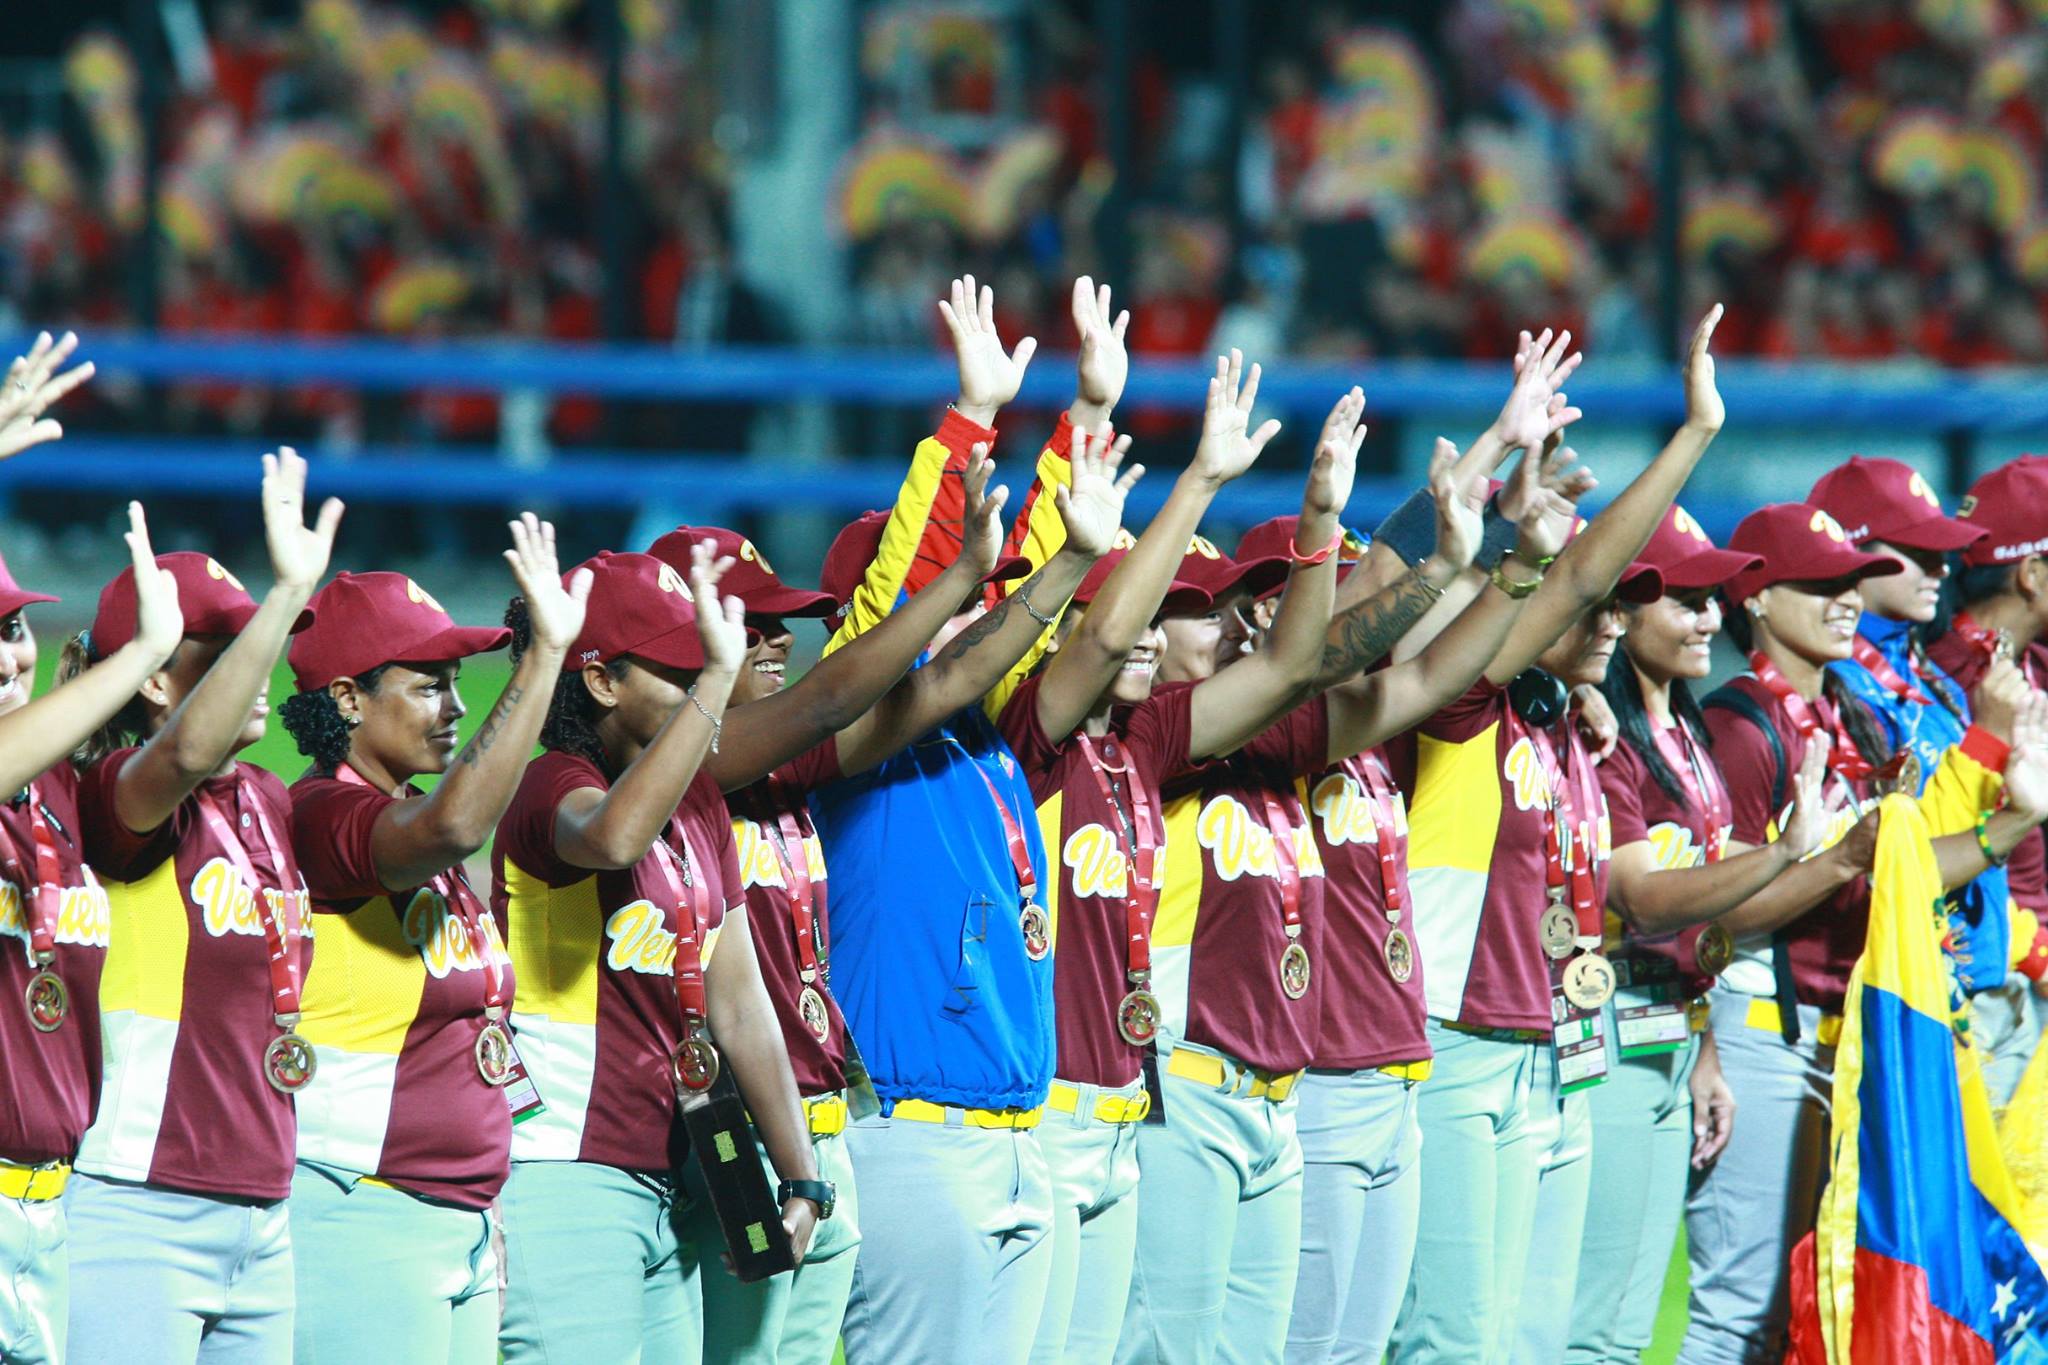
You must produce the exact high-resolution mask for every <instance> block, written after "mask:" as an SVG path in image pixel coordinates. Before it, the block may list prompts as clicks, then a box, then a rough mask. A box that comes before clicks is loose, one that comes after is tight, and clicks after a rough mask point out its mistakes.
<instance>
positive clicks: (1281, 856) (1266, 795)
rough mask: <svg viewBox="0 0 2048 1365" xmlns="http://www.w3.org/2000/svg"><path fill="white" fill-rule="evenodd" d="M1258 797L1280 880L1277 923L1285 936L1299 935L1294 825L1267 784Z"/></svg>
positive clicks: (1274, 865) (1299, 881)
mask: <svg viewBox="0 0 2048 1365" xmlns="http://www.w3.org/2000/svg"><path fill="white" fill-rule="evenodd" d="M1259 796H1260V798H1261V799H1262V800H1264V801H1265V803H1266V828H1267V829H1269V830H1271V831H1272V833H1273V875H1274V876H1275V877H1277V878H1278V879H1279V881H1280V922H1281V925H1282V927H1284V928H1285V929H1286V931H1287V937H1289V938H1290V939H1298V938H1300V937H1301V873H1300V871H1299V869H1298V868H1297V867H1296V866H1295V852H1294V826H1293V825H1292V824H1290V823H1289V822H1288V819H1287V808H1286V807H1285V806H1284V805H1282V804H1281V802H1280V798H1279V797H1277V796H1275V795H1274V794H1273V789H1272V788H1271V787H1266V788H1263V789H1262V790H1261V791H1260V792H1259Z"/></svg>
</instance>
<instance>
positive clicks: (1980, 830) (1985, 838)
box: [1977, 811, 2012, 867]
mask: <svg viewBox="0 0 2048 1365" xmlns="http://www.w3.org/2000/svg"><path fill="white" fill-rule="evenodd" d="M1990 826H1991V813H1990V812H1989V811H1982V812H1979V813H1978V816H1977V851H1978V852H1979V853H1982V854H1983V855H1984V861H1985V862H1987V863H1989V864H1991V865H1992V866H1993V867H2004V866H2005V859H2006V858H2010V857H2011V856H2012V854H2011V853H2007V854H2005V855H2004V857H2000V856H1999V855H1998V854H1996V853H1993V852H1992V851H1991V829H1990Z"/></svg>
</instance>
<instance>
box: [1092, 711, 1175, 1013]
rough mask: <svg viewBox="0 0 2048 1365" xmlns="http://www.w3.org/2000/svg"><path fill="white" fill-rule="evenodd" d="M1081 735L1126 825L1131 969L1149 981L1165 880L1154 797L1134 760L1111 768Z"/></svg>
mask: <svg viewBox="0 0 2048 1365" xmlns="http://www.w3.org/2000/svg"><path fill="white" fill-rule="evenodd" d="M1079 738H1080V741H1081V752H1082V753H1083V754H1085V755H1086V756H1087V758H1088V770H1089V771H1090V772H1091V773H1093V774H1094V775H1095V785H1096V787H1097V789H1098V790H1100V791H1101V792H1102V799H1103V800H1105V801H1107V802H1108V803H1109V808H1110V809H1111V810H1113V811H1115V812H1116V818H1117V823H1118V824H1119V825H1120V826H1122V842H1123V844H1124V846H1125V848H1126V850H1127V851H1128V852H1129V854H1130V862H1129V866H1128V870H1127V872H1126V874H1125V881H1124V933H1125V937H1126V940H1127V943H1128V945H1129V946H1128V948H1127V950H1126V951H1127V956H1126V961H1125V970H1126V971H1127V972H1128V973H1129V975H1130V979H1131V980H1133V981H1143V980H1145V979H1146V977H1147V974H1149V973H1150V972H1151V970H1152V917H1153V915H1154V914H1156V913H1157V912H1158V909H1159V882H1158V879H1157V878H1156V877H1155V876H1154V875H1153V874H1154V873H1155V872H1156V871H1157V870H1158V859H1159V839H1158V836H1157V835H1156V834H1155V833H1154V830H1153V825H1152V799H1151V797H1150V796H1149V795H1148V794H1147V793H1146V791H1145V782H1144V779H1143V778H1141V777H1140V776H1139V775H1138V774H1137V773H1136V772H1135V771H1134V770H1133V768H1132V765H1131V764H1130V763H1129V762H1128V761H1126V762H1125V764H1124V766H1123V767H1121V768H1114V769H1113V768H1110V767H1109V766H1108V765H1107V764H1106V763H1104V762H1103V761H1102V756H1101V755H1100V754H1098V753H1096V752H1095V744H1094V742H1093V741H1092V740H1090V739H1089V738H1088V736H1086V735H1081V736H1080V737H1079ZM1111 772H1117V773H1121V774H1123V776H1124V778H1125V781H1126V783H1127V784H1128V786H1129V788H1130V793H1131V815H1130V816H1128V817H1127V816H1125V814H1124V808H1123V804H1122V803H1121V802H1119V801H1118V800H1117V799H1116V790H1115V788H1114V787H1113V786H1112V785H1111V784H1110V780H1109V775H1110V773H1111Z"/></svg>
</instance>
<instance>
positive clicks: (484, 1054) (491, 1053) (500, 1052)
mask: <svg viewBox="0 0 2048 1365" xmlns="http://www.w3.org/2000/svg"><path fill="white" fill-rule="evenodd" d="M476 1074H477V1075H479V1076H482V1077H483V1078H484V1084H485V1085H503V1084H504V1083H505V1082H507V1081H509V1080H511V1079H512V1038H511V1036H510V1035H509V1034H507V1033H506V1032H505V1027H504V1025H502V1024H500V1023H499V1022H498V1021H497V1020H495V1019H493V1020H490V1021H489V1022H488V1023H486V1024H485V1025H484V1028H483V1032H481V1033H479V1034H477V1036H476Z"/></svg>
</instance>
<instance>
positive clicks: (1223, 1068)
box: [1166, 1047, 1301, 1104]
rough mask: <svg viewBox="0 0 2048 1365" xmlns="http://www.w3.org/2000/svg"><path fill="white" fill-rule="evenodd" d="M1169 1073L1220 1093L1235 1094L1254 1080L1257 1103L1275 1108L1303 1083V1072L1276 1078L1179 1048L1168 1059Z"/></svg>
mask: <svg viewBox="0 0 2048 1365" xmlns="http://www.w3.org/2000/svg"><path fill="white" fill-rule="evenodd" d="M1166 1073H1167V1074H1168V1075H1169V1076H1178V1077H1180V1078H1181V1079H1182V1080H1187V1081H1200V1082H1201V1083H1202V1084H1203V1085H1212V1086H1215V1087H1216V1088H1217V1089H1218V1090H1235V1089H1237V1087H1238V1086H1239V1085H1241V1084H1243V1082H1244V1078H1245V1077H1247V1076H1249V1077H1251V1078H1252V1088H1251V1097H1252V1098H1253V1099H1255V1100H1269V1101H1271V1102H1272V1103H1274V1104H1278V1103H1279V1102H1280V1101H1282V1100H1284V1099H1286V1098H1287V1097H1288V1096H1289V1095H1292V1094H1293V1093H1294V1083H1295V1082H1296V1081H1298V1080H1300V1079H1301V1073H1300V1072H1299V1071H1290V1072H1287V1073H1286V1074H1285V1075H1275V1074H1274V1073H1273V1072H1270V1071H1261V1070H1259V1069H1258V1068H1257V1067H1255V1066H1240V1065H1238V1064H1237V1063H1235V1062H1226V1061H1224V1060H1223V1059H1222V1058H1221V1057H1215V1056H1211V1055H1210V1054H1209V1053H1206V1052H1191V1051H1189V1050H1188V1049H1187V1048H1184V1047H1182V1048H1175V1049H1174V1051H1173V1056H1171V1057H1170V1058H1168V1059H1167V1062H1166Z"/></svg>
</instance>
